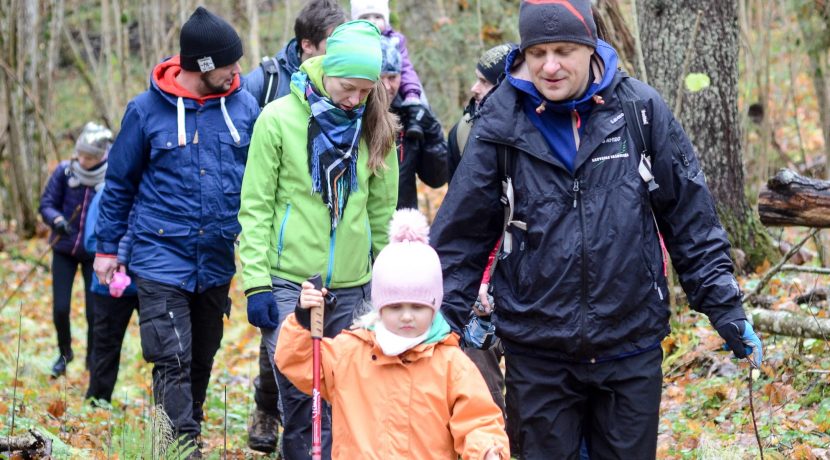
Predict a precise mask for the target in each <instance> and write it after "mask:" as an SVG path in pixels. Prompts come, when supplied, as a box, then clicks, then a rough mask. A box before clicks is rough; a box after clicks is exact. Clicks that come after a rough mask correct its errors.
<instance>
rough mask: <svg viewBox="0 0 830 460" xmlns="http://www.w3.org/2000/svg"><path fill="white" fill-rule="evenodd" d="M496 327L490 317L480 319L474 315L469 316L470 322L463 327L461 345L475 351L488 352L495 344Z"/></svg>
mask: <svg viewBox="0 0 830 460" xmlns="http://www.w3.org/2000/svg"><path fill="white" fill-rule="evenodd" d="M495 334H496V325H495V324H493V322H492V321H491V317H490V316H488V317H486V318H485V317H481V316H477V315H475V314H471V315H470V320H469V321H468V322H467V324H466V325H465V326H464V337H463V338H462V344H463V345H464V346H465V347H467V348H475V349H477V350H489V349H490V348H492V347H493V345H494V344H495V343H496V340H495V339H496V337H495Z"/></svg>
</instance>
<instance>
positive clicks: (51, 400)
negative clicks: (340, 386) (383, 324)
mask: <svg viewBox="0 0 830 460" xmlns="http://www.w3.org/2000/svg"><path fill="white" fill-rule="evenodd" d="M0 243H3V244H4V246H5V247H4V248H3V247H2V246H0V248H2V250H0V302H2V301H4V300H5V299H6V298H7V296H8V295H10V294H11V293H12V291H13V290H14V288H15V287H16V286H17V285H18V284H19V282H20V281H19V280H20V279H21V278H22V277H24V276H25V275H26V274H27V273H28V272H29V271H31V270H34V271H33V273H32V276H31V277H30V278H29V280H28V281H27V282H25V283H23V287H22V289H21V290H20V292H19V294H18V295H17V296H16V297H15V299H14V300H13V301H12V302H10V303H9V304H8V305H7V306H6V307H5V308H4V309H3V310H2V311H0V343H2V345H0V387H2V388H0V437H5V436H7V435H9V434H10V429H11V420H12V411H14V433H15V434H20V433H21V432H24V431H26V430H29V429H34V430H38V431H39V432H41V433H43V434H45V435H47V436H49V437H50V438H51V439H52V440H53V455H54V457H55V458H121V459H123V458H157V457H158V455H159V452H158V445H159V443H158V437H159V434H158V430H152V429H150V428H149V427H150V425H152V421H153V419H152V417H151V416H150V414H151V413H152V411H151V407H152V404H151V397H150V395H151V394H152V392H151V366H150V365H148V364H147V363H145V362H144V360H143V358H142V356H141V348H140V344H139V338H138V327H137V318H136V317H133V324H131V326H130V329H129V331H128V334H127V338H126V339H125V343H124V348H123V352H122V357H121V371H120V374H119V380H118V384H117V386H116V389H115V394H114V397H113V401H114V404H113V407H112V408H106V409H105V408H94V407H91V406H90V405H89V404H88V403H87V402H86V401H84V393H85V391H86V388H87V384H88V378H89V374H88V372H87V371H86V370H85V369H84V356H85V351H86V350H85V343H84V342H85V339H84V338H85V337H86V322H85V319H84V315H83V308H82V303H83V299H82V288H81V283H80V276H78V279H77V280H76V284H75V290H74V293H73V309H72V327H73V331H72V333H73V348H74V351H75V360H74V361H73V362H72V363H70V365H69V368H68V372H67V376H66V377H64V378H59V379H52V378H50V376H49V370H50V368H51V365H52V363H53V361H54V360H55V358H56V357H57V347H56V344H55V343H56V340H55V332H54V327H53V325H52V312H51V302H52V294H51V278H50V276H49V272H48V264H49V263H50V258H51V255H50V254H48V252H47V253H46V255H45V257H43V259H40V260H39V259H38V257H39V256H40V255H41V254H43V251H44V249H45V248H46V242H45V240H43V239H35V240H30V241H15V240H14V239H13V238H12V237H11V236H9V235H8V234H0ZM33 267H34V268H33ZM755 278H757V277H752V278H750V279H743V278H742V279H741V280H740V281H741V283H742V284H747V283H753V282H757V281H756V280H755ZM816 281H817V280H814V279H806V278H805V277H803V276H802V277H800V278H798V277H776V278H775V279H774V280H773V282H772V284H771V287H770V289H771V293H772V294H773V295H780V296H781V297H782V299H785V298H786V296H787V295H789V293H792V292H793V290H799V289H801V288H802V286H809V285H811V283H814V282H816ZM231 298H232V300H233V305H234V309H233V311H232V313H231V316H230V319H226V321H225V335H224V339H223V342H222V347H221V348H220V350H219V353H218V355H217V356H216V360H215V365H214V369H213V374H212V377H211V381H210V387H209V389H208V398H207V402H206V405H205V406H206V407H205V413H206V420H205V423H204V425H203V436H204V441H205V443H206V447H205V449H204V452H205V453H206V454H207V455H206V457H207V458H214V459H218V458H222V456H223V453H224V451H225V445H227V448H226V449H227V458H265V457H264V456H262V455H261V454H258V453H256V452H254V451H251V450H249V449H247V446H246V443H247V425H248V423H249V422H250V414H251V412H252V410H253V405H254V403H253V379H254V377H255V376H256V373H257V353H258V346H259V332H258V331H257V330H256V329H255V328H253V327H252V326H250V325H249V324H248V322H247V320H246V314H245V302H244V298H243V295H242V293H241V289H240V286H239V279H238V277H237V278H235V279H234V283H233V284H232V289H231ZM783 302H786V300H783ZM674 310H675V311H674V314H673V316H672V330H673V332H672V334H671V335H670V336H669V337H667V338H666V340H665V341H664V343H663V349H664V352H665V359H664V363H663V371H664V374H665V378H664V384H663V398H662V404H661V409H660V425H659V438H658V452H657V457H658V458H661V459H752V458H760V457H759V455H758V446H757V443H756V438H755V431H754V429H753V423H752V416H751V413H750V399H749V398H750V392H749V386H748V377H749V369H748V364H747V363H746V362H738V361H735V360H733V359H731V358H730V354H728V353H726V352H722V351H720V345H721V343H722V341H721V339H720V338H719V337H718V336H717V333H716V332H715V331H714V330H713V329H712V328H711V327H710V326H709V322H708V320H707V319H706V318H705V317H704V316H702V315H699V314H697V313H695V312H692V311H690V310H689V309H688V307H686V306H676V307H675V308H674ZM816 313H817V314H819V315H821V316H827V307H826V305H823V306H822V307H821V308H818V309H816ZM18 331H21V332H20V333H18ZM763 339H764V344H765V346H766V349H765V363H764V365H763V366H762V369H761V371H760V372H757V371H756V374H755V375H754V379H753V391H752V396H753V397H754V400H753V402H754V407H755V418H756V420H757V425H758V434H759V436H760V439H761V442H762V444H763V446H764V449H765V458H767V459H775V458H794V459H830V353H828V352H830V345H828V343H827V342H824V341H821V340H813V339H793V338H786V337H774V336H763ZM18 353H19V356H20V358H19V359H17V355H18ZM15 375H17V379H16V380H15ZM226 398H227V399H226ZM225 401H227V403H226V402H225ZM225 427H227V428H225ZM154 450H155V453H154ZM0 457H2V454H0ZM161 457H163V458H175V455H174V454H173V453H171V452H167V454H166V455H165V454H162V455H161Z"/></svg>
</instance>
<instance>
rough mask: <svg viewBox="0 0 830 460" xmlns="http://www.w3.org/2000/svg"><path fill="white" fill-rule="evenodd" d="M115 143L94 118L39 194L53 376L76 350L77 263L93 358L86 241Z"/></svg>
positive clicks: (62, 370)
mask: <svg viewBox="0 0 830 460" xmlns="http://www.w3.org/2000/svg"><path fill="white" fill-rule="evenodd" d="M111 144H112V132H111V131H110V130H108V129H106V128H104V127H103V126H100V125H97V124H95V123H93V122H89V123H87V124H86V125H85V126H84V128H83V131H82V132H81V135H80V136H78V139H77V142H76V143H75V152H74V155H73V156H72V159H71V160H69V161H62V162H61V163H60V164H59V165H58V167H57V168H55V171H54V172H53V173H52V175H51V176H50V177H49V181H48V182H47V183H46V187H45V189H44V190H43V195H42V196H41V198H40V209H39V210H40V215H41V216H42V217H43V221H44V222H45V223H46V224H47V225H49V226H50V227H51V228H52V235H51V236H50V238H49V244H50V245H51V246H52V296H53V310H52V312H53V313H52V315H53V320H54V323H55V329H56V331H57V336H58V351H59V353H60V355H59V356H58V359H57V360H55V363H54V364H53V365H52V376H53V377H58V376H61V375H63V374H65V373H66V365H67V364H68V363H69V362H71V361H72V360H73V359H74V357H75V355H74V353H73V352H72V334H71V331H70V325H69V313H70V307H71V300H72V284H73V282H74V281H75V273H77V271H78V266H79V265H80V267H81V274H82V275H83V277H84V293H85V302H84V303H85V310H86V321H87V353H86V367H87V368H89V366H90V357H91V356H92V349H91V347H92V331H93V321H92V310H93V307H92V297H91V295H90V290H89V288H90V283H91V282H92V254H93V253H91V252H87V251H86V250H85V248H84V245H83V241H82V239H83V234H84V225H85V217H86V213H87V208H88V207H89V203H90V201H91V200H92V197H93V196H95V194H96V190H97V189H98V188H100V187H102V186H103V184H104V175H105V174H106V171H107V152H108V151H109V148H110V145H111Z"/></svg>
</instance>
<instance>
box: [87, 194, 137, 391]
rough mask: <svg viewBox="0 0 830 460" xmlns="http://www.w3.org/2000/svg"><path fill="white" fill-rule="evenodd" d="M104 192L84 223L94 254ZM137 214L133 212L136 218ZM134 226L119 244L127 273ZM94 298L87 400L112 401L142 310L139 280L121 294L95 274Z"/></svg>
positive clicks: (90, 252)
mask: <svg viewBox="0 0 830 460" xmlns="http://www.w3.org/2000/svg"><path fill="white" fill-rule="evenodd" d="M102 195H103V194H102V193H98V194H96V195H95V197H94V198H93V199H92V202H90V203H89V209H88V211H87V214H86V223H85V225H84V248H85V249H86V251H87V253H89V254H94V253H95V246H96V244H97V240H96V238H95V221H97V220H98V210H99V206H100V204H101V196H102ZM133 216H134V214H132V215H131V217H133ZM131 233H132V227H130V228H129V230H128V231H127V233H126V234H125V235H124V237H123V238H121V241H120V242H119V243H118V255H117V260H118V265H119V267H122V270H123V271H124V272H126V267H127V264H128V262H129V260H130V250H131V249H132V235H131ZM90 291H92V297H93V312H92V321H93V324H94V325H95V326H94V328H93V334H92V344H93V346H92V350H93V354H92V359H91V361H90V366H89V387H88V388H87V391H86V397H87V399H91V400H92V401H93V404H95V403H96V402H97V401H107V402H110V401H111V400H112V391H113V389H114V388H115V382H116V380H117V379H118V367H119V360H120V359H121V345H122V343H123V342H124V334H125V333H126V332H127V327H128V326H129V325H130V318H131V317H132V315H133V311H134V310H136V311H137V310H138V296H137V294H138V291H137V290H136V288H135V283H130V285H129V286H127V288H126V289H125V290H124V291H123V293H120V295H117V296H116V295H112V294H111V293H110V288H109V287H107V286H104V285H103V284H101V282H100V281H98V276H97V275H95V274H94V273H93V274H92V286H91V287H90Z"/></svg>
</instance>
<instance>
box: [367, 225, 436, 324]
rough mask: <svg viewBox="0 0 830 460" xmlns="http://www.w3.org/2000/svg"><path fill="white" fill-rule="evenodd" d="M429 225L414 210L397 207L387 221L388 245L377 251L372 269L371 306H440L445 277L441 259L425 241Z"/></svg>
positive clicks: (434, 308) (434, 307)
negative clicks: (406, 304)
mask: <svg viewBox="0 0 830 460" xmlns="http://www.w3.org/2000/svg"><path fill="white" fill-rule="evenodd" d="M428 242H429V225H428V224H427V219H426V217H425V216H424V215H423V214H421V213H420V212H419V211H417V210H415V209H400V210H398V211H396V212H395V214H394V216H392V222H391V223H390V224H389V245H387V246H386V247H385V248H383V250H382V251H380V254H379V255H378V257H377V259H376V260H375V265H374V268H372V306H373V307H374V308H375V310H377V311H380V309H381V308H383V307H385V306H387V305H391V304H396V303H403V302H408V303H414V304H419V305H426V306H428V307H431V308H432V309H433V310H436V311H437V310H438V309H439V308H441V301H442V299H443V298H444V278H443V276H442V275H441V261H439V260H438V254H436V253H435V250H434V249H432V247H431V246H430V245H429V244H428Z"/></svg>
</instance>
